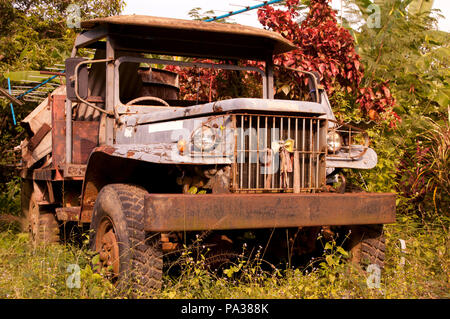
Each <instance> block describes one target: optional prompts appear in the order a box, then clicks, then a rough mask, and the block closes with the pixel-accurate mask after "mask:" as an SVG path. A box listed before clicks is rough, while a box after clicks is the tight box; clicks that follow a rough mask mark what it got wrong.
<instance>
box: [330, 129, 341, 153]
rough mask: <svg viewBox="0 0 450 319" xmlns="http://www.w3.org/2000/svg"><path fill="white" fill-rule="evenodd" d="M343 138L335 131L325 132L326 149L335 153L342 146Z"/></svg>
mask: <svg viewBox="0 0 450 319" xmlns="http://www.w3.org/2000/svg"><path fill="white" fill-rule="evenodd" d="M342 144H343V140H342V137H341V135H339V133H337V132H336V131H331V132H328V134H327V147H328V151H329V152H331V153H336V152H337V151H339V150H340V149H341V147H342Z"/></svg>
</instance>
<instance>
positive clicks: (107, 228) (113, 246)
mask: <svg viewBox="0 0 450 319" xmlns="http://www.w3.org/2000/svg"><path fill="white" fill-rule="evenodd" d="M95 247H96V251H97V252H98V254H99V268H100V269H99V271H100V272H102V273H104V274H106V276H107V277H109V278H110V279H111V280H116V279H117V277H118V276H119V245H118V243H117V237H116V233H115V230H114V225H113V223H112V221H111V219H109V218H107V217H106V218H104V219H103V220H102V222H101V223H100V225H99V227H98V230H97V236H96V239H95Z"/></svg>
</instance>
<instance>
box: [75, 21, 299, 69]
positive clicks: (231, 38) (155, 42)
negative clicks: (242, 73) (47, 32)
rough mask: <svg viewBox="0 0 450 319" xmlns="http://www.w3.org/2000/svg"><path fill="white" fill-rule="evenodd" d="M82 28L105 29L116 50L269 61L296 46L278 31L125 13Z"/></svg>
mask: <svg viewBox="0 0 450 319" xmlns="http://www.w3.org/2000/svg"><path fill="white" fill-rule="evenodd" d="M81 27H82V28H83V29H85V30H87V31H85V33H88V32H89V31H91V33H92V32H93V31H94V32H97V33H98V32H99V30H103V32H105V34H107V35H110V36H111V37H112V39H113V42H114V44H113V45H114V46H116V48H117V49H123V50H128V51H141V52H149V53H159V54H167V55H180V56H196V57H208V58H221V59H224V58H230V59H252V60H266V59H268V58H269V57H271V56H272V55H273V54H280V53H284V52H288V51H291V50H293V49H295V48H296V47H295V46H294V45H293V44H292V43H291V42H290V41H288V40H286V39H285V38H283V37H282V36H281V35H280V34H278V33H275V32H272V31H268V30H264V29H258V28H254V27H249V26H243V25H239V24H230V23H218V22H205V21H196V20H182V19H172V18H162V17H152V16H143V15H122V16H112V17H106V18H97V19H92V20H87V21H83V22H81ZM90 44H92V41H91V42H90V43H89V45H90ZM80 47H82V45H80Z"/></svg>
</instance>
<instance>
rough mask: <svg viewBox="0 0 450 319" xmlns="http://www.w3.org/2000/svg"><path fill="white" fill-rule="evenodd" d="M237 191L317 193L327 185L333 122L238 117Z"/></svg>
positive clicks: (234, 169) (234, 184) (235, 117)
mask: <svg viewBox="0 0 450 319" xmlns="http://www.w3.org/2000/svg"><path fill="white" fill-rule="evenodd" d="M232 120H233V122H234V123H235V124H234V127H235V128H236V129H235V139H236V143H235V151H234V160H233V166H232V172H233V174H232V185H231V189H232V191H234V192H293V191H294V190H295V192H297V191H300V192H314V191H316V190H318V189H320V188H322V187H323V186H324V185H325V177H326V176H325V170H326V167H325V156H326V133H327V120H326V119H319V118H312V117H298V116H285V115H275V116H274V115H263V114H261V115H259V114H235V115H233V119H232Z"/></svg>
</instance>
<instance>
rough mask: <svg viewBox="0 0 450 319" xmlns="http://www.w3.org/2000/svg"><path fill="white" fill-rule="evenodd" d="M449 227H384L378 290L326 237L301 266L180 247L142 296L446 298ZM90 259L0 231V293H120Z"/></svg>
mask: <svg viewBox="0 0 450 319" xmlns="http://www.w3.org/2000/svg"><path fill="white" fill-rule="evenodd" d="M449 225H450V223H449V220H448V219H446V218H445V217H443V218H440V219H438V220H435V222H434V223H431V222H427V223H426V224H423V223H422V221H421V220H420V219H414V218H412V217H399V220H398V222H397V223H396V224H394V225H387V226H386V228H385V232H386V243H387V251H386V266H385V268H384V270H383V271H382V274H381V281H380V287H379V288H370V287H369V286H368V284H367V280H368V276H369V275H370V274H367V273H364V272H362V271H360V269H358V268H355V267H354V266H352V265H351V264H350V263H348V262H347V255H348V254H347V252H346V251H344V250H343V249H342V248H341V247H339V246H337V245H336V243H334V242H333V241H331V242H328V243H325V242H324V247H323V248H324V251H323V255H322V256H320V257H319V258H316V259H315V260H312V261H311V262H310V263H309V264H308V265H303V266H300V267H295V268H292V267H290V268H289V267H287V266H286V267H284V268H278V269H273V268H269V269H268V268H267V267H264V265H263V264H264V260H263V259H262V258H261V253H260V252H258V251H257V252H256V253H255V254H254V255H253V256H252V257H251V258H244V256H245V249H244V250H243V253H244V254H242V256H241V257H240V258H238V259H237V260H236V261H235V262H233V263H231V264H228V265H226V266H225V268H224V269H223V270H222V271H220V272H215V271H211V270H210V269H209V268H208V266H207V263H206V260H207V256H208V255H207V254H208V252H207V251H204V252H202V251H198V250H188V249H186V250H185V252H184V253H183V254H182V255H181V257H180V259H179V260H178V264H179V265H181V268H180V271H179V272H178V273H177V275H176V276H174V275H173V274H171V273H170V272H166V274H165V275H164V284H163V289H162V291H161V292H159V293H157V294H155V295H152V296H143V297H151V298H165V299H171V298H187V299H190V298H450V269H449V264H450V260H449V251H450V246H449V239H450V238H449ZM400 239H403V240H404V241H405V243H406V250H405V251H402V249H401V245H400V241H399V240H400ZM319 240H321V238H319ZM91 257H92V256H91V254H90V253H89V252H88V251H87V249H86V248H85V247H81V248H80V247H76V246H72V245H70V244H66V245H59V244H54V245H50V246H41V247H38V248H32V247H31V246H30V245H29V243H28V236H27V235H26V234H22V233H14V232H13V231H6V232H2V233H0V298H122V297H123V295H120V294H119V293H118V292H117V291H116V289H115V288H114V286H113V285H112V284H110V282H109V281H108V280H106V279H105V278H103V277H102V276H101V275H99V274H95V273H93V272H92V270H91V267H90V265H89V260H90V258H91ZM402 258H404V259H402ZM70 264H76V265H78V266H79V267H80V270H81V271H80V288H70V287H69V286H68V285H67V282H68V279H70V278H69V276H70V275H71V273H70V272H67V270H68V267H69V265H70Z"/></svg>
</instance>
